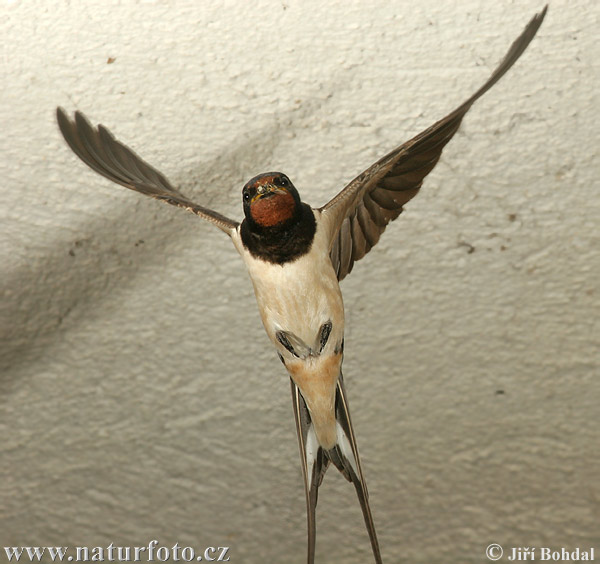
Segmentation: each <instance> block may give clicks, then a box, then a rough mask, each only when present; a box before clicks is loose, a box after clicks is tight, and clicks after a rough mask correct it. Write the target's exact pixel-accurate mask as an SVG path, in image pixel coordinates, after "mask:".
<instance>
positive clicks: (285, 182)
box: [279, 176, 290, 186]
mask: <svg viewBox="0 0 600 564" xmlns="http://www.w3.org/2000/svg"><path fill="white" fill-rule="evenodd" d="M279 185H280V186H289V185H290V181H289V180H288V179H287V178H286V177H285V176H280V177H279Z"/></svg>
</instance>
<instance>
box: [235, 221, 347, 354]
mask: <svg viewBox="0 0 600 564" xmlns="http://www.w3.org/2000/svg"><path fill="white" fill-rule="evenodd" d="M317 225H318V224H317ZM236 247H238V250H239V251H240V254H241V255H242V257H243V259H244V262H245V263H246V267H247V268H248V273H249V274H250V278H251V280H252V284H253V285H254V293H255V295H256V301H257V304H258V309H259V312H260V316H261V319H262V322H263V325H264V326H265V329H266V331H267V334H268V336H269V338H270V339H271V341H272V342H273V343H274V344H275V346H276V347H277V349H278V350H279V351H280V352H284V351H285V349H284V351H282V350H281V349H282V346H281V343H279V341H278V340H277V337H276V333H277V331H287V332H289V333H292V334H294V335H295V336H297V337H299V338H300V339H302V341H304V342H305V343H306V344H308V345H312V344H313V343H314V342H315V340H316V339H317V338H318V335H319V331H320V329H321V327H322V326H323V324H325V323H327V322H331V325H332V327H331V334H330V336H329V339H328V342H327V347H326V349H327V350H329V349H331V350H333V349H334V348H335V347H336V346H338V347H339V345H340V344H341V341H342V339H343V336H344V304H343V301H342V294H341V291H340V287H339V283H338V280H337V277H336V275H335V272H334V270H333V267H332V265H331V261H330V259H329V252H328V244H327V241H326V240H325V236H324V234H323V232H322V230H321V229H319V226H317V232H316V233H315V239H314V241H313V245H312V248H311V250H310V252H309V253H307V254H306V255H304V256H302V257H300V258H298V259H296V260H295V261H292V262H289V263H285V264H284V265H279V264H273V263H269V262H266V261H264V260H260V259H255V258H254V257H252V256H251V255H250V253H248V251H247V250H246V249H245V248H243V246H241V241H240V243H239V245H238V244H237V243H236ZM323 352H325V350H324V351H323Z"/></svg>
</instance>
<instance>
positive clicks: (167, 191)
mask: <svg viewBox="0 0 600 564" xmlns="http://www.w3.org/2000/svg"><path fill="white" fill-rule="evenodd" d="M56 119H57V121H58V126H59V128H60V131H61V133H62V135H63V137H64V138H65V141H66V142H67V143H68V145H69V147H71V149H72V150H73V152H74V153H75V154H76V155H77V156H78V157H79V158H80V159H81V160H82V161H83V162H84V163H85V164H87V165H88V166H89V167H90V168H91V169H92V170H94V171H96V172H97V173H98V174H101V175H102V176H104V177H105V178H108V179H109V180H112V181H113V182H116V183H117V184H121V185H122V186H125V187H126V188H129V189H130V190H135V191H136V192H141V193H142V194H145V195H147V196H150V197H152V198H156V199H157V200H162V201H163V202H167V203H169V204H172V205H174V206H178V207H180V208H185V209H187V210H189V211H191V212H193V213H195V214H196V215H198V216H200V217H201V218H202V219H205V220H207V221H209V222H211V223H212V224H213V225H216V226H217V227H218V228H219V229H221V231H224V232H225V233H227V234H228V235H231V233H232V232H233V230H234V229H236V228H237V226H238V222H236V221H233V220H231V219H229V218H227V217H225V216H224V215H221V214H220V213H217V212H215V211H213V210H211V209H209V208H206V207H204V206H201V205H199V204H196V203H194V202H192V201H191V200H189V199H188V198H187V197H186V196H184V195H183V194H182V193H181V192H180V191H179V190H177V189H176V188H174V187H173V186H172V184H171V183H170V182H169V181H168V180H167V178H166V177H165V176H164V175H163V174H162V173H160V172H159V171H158V170H156V169H155V168H154V167H153V166H151V165H149V164H148V163H147V162H145V161H144V160H143V159H142V158H140V157H139V156H138V155H136V153H134V152H133V151H132V150H131V149H130V148H129V147H127V146H126V145H124V144H123V143H121V142H120V141H118V140H117V139H115V137H114V136H113V135H112V133H110V131H109V130H108V129H106V127H104V126H103V125H99V126H98V127H97V128H94V127H92V125H91V124H90V122H89V121H88V120H87V119H86V117H85V116H84V115H83V114H82V113H81V112H75V119H74V120H72V119H70V118H69V116H67V114H66V112H65V111H64V110H63V109H62V108H57V109H56Z"/></svg>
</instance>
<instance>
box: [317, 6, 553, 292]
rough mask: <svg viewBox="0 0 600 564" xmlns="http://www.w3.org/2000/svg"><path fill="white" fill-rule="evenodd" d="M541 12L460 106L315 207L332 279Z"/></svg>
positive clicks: (533, 28) (412, 183)
mask: <svg viewBox="0 0 600 564" xmlns="http://www.w3.org/2000/svg"><path fill="white" fill-rule="evenodd" d="M547 9H548V6H546V7H545V8H544V9H543V10H542V11H541V12H540V13H538V14H536V15H535V16H534V17H533V18H532V19H531V21H530V22H529V24H528V25H527V27H526V28H525V30H524V31H523V33H522V34H521V35H520V36H519V37H518V38H517V40H516V41H515V42H514V43H513V44H512V45H511V47H510V49H509V50H508V53H507V54H506V56H505V57H504V59H503V60H502V62H501V63H500V64H499V65H498V67H497V68H496V70H495V71H494V72H493V73H492V75H491V76H490V77H489V79H488V80H487V82H486V83H485V84H484V85H483V86H482V87H481V88H480V89H479V90H477V92H475V94H473V95H472V96H471V97H470V98H469V99H468V100H467V101H466V102H464V103H463V104H461V105H460V106H459V107H458V108H456V109H455V110H454V111H453V112H452V113H450V114H448V115H447V116H446V117H445V118H443V119H441V120H440V121H438V122H437V123H435V124H434V125H432V126H431V127H429V128H428V129H426V130H425V131H423V132H422V133H420V134H419V135H417V136H416V137H415V138H413V139H411V140H410V141H407V142H406V143H404V144H403V145H400V147H397V148H396V149H394V150H393V151H392V152H390V153H388V154H387V155H385V156H384V157H383V158H382V159H380V160H379V161H377V162H376V163H375V164H373V165H372V166H371V167H369V168H368V169H367V170H365V171H364V172H363V173H362V174H360V175H359V176H357V177H356V178H355V179H354V180H353V181H352V182H350V184H348V186H346V187H345V188H344V189H343V190H342V191H341V192H340V193H339V194H338V195H337V196H336V197H335V198H333V199H332V200H331V201H330V202H328V203H327V204H326V205H325V206H323V207H322V208H321V212H322V213H323V219H324V220H326V222H327V226H328V227H329V231H330V234H331V235H330V236H331V253H330V256H331V262H332V263H333V267H334V269H335V270H336V272H337V276H338V280H342V278H344V277H345V276H346V275H347V274H348V273H349V272H350V271H351V270H352V267H353V265H354V262H355V261H357V260H359V259H361V258H362V257H364V256H365V255H366V254H367V253H368V252H369V251H370V250H371V248H372V247H373V246H374V245H375V244H376V243H377V241H378V240H379V237H380V236H381V234H382V233H383V232H384V231H385V228H386V226H387V224H388V223H389V222H390V221H392V220H394V219H396V218H397V217H398V216H399V215H400V213H401V212H402V206H404V204H406V202H408V201H409V200H410V199H411V198H413V197H414V196H415V195H416V194H417V192H418V191H419V189H420V188H421V184H422V183H423V179H424V178H425V177H426V176H427V175H428V174H429V173H430V172H431V170H432V169H433V167H434V166H435V165H436V163H437V162H438V160H439V158H440V155H441V154H442V149H443V148H444V147H445V146H446V143H448V141H450V139H452V137H453V135H454V134H455V133H456V131H457V129H458V127H459V126H460V123H461V121H462V118H463V117H464V115H465V114H466V113H467V112H468V111H469V108H470V107H471V106H472V105H473V103H474V102H475V101H476V100H477V99H478V98H479V97H480V96H482V95H483V94H484V93H485V92H487V91H488V90H489V89H490V88H491V87H492V86H493V85H494V84H496V82H498V80H499V79H500V78H501V77H502V76H503V75H504V73H505V72H506V71H507V70H508V69H509V68H510V67H512V66H513V65H514V64H515V62H516V61H517V59H518V58H519V57H520V56H521V55H522V54H523V52H524V51H525V49H526V48H527V46H528V45H529V43H530V42H531V40H532V39H533V37H534V36H535V34H536V32H537V30H538V29H539V27H540V25H541V24H542V21H543V20H544V16H545V15H546V10H547Z"/></svg>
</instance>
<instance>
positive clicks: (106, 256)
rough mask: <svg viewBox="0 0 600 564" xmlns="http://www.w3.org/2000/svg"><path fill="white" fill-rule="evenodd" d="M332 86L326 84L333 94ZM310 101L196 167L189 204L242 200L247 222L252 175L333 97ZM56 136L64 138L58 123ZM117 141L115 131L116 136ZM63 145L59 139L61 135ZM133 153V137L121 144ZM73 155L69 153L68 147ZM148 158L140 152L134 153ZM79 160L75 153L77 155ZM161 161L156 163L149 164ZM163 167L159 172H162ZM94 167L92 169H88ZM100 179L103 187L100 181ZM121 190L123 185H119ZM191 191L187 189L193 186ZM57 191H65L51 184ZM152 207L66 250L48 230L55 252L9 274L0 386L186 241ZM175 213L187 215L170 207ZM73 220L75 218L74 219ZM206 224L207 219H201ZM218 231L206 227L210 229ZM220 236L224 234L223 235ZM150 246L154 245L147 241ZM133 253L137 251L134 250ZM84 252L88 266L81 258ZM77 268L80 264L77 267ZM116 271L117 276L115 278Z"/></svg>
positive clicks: (120, 215)
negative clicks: (206, 190) (209, 190)
mask: <svg viewBox="0 0 600 564" xmlns="http://www.w3.org/2000/svg"><path fill="white" fill-rule="evenodd" d="M332 88H334V85H331V84H330V85H328V87H327V90H329V91H331V89H332ZM322 90H323V87H321V88H320V89H319V95H315V96H313V97H308V99H307V101H306V102H305V103H304V104H303V105H301V106H300V107H298V106H295V107H294V108H293V109H289V110H286V111H285V112H281V113H280V114H279V115H277V116H274V117H273V122H272V124H271V125H269V126H268V127H264V128H262V129H260V130H259V131H253V132H252V135H251V136H249V137H248V136H246V135H240V137H242V138H243V140H240V141H239V142H238V143H237V144H236V146H234V147H232V148H231V149H230V150H229V151H227V152H226V153H224V154H223V155H220V156H219V157H218V158H216V159H214V160H212V161H209V162H205V163H200V164H198V165H197V166H196V167H194V171H193V173H192V174H191V175H190V177H186V178H177V177H176V178H173V179H172V182H173V184H174V185H175V186H177V187H180V188H181V190H182V192H183V193H184V194H187V195H188V196H189V197H190V199H192V200H195V201H198V202H199V203H202V204H203V205H208V206H209V207H214V208H215V209H216V210H217V211H223V210H226V209H227V208H228V206H229V205H230V204H231V201H230V200H229V199H230V198H234V199H235V201H236V202H237V201H238V200H239V214H235V215H234V214H232V215H233V219H239V220H241V219H242V216H241V213H242V211H241V210H242V207H241V195H240V194H241V188H242V185H243V183H244V182H245V181H246V180H247V178H249V177H250V176H252V175H254V174H257V172H258V171H257V169H256V167H257V165H258V164H259V163H263V162H268V161H269V160H270V157H271V155H272V154H273V152H274V150H275V148H276V147H277V146H278V144H279V143H280V141H281V138H282V131H283V128H284V127H285V129H286V130H289V129H290V128H291V129H293V128H294V125H295V124H298V122H300V121H301V120H302V119H304V118H306V117H307V116H309V115H311V114H313V113H315V112H317V111H318V110H319V109H320V108H321V107H322V106H323V105H325V104H327V103H328V102H329V100H330V98H328V97H325V96H323V95H322ZM56 134H57V136H59V137H60V133H59V131H58V126H57V127H56ZM116 137H117V138H119V136H118V132H117V135H116ZM61 140H62V138H61ZM121 141H123V142H124V143H125V144H128V145H130V146H132V147H133V148H134V150H136V144H135V139H121ZM65 148H66V144H65ZM67 150H68V149H67ZM136 152H138V153H140V155H141V156H142V158H143V156H144V155H143V150H141V151H136ZM73 156H74V155H73ZM70 164H71V166H76V167H79V168H80V169H81V170H84V169H87V167H86V166H85V165H84V164H83V163H82V162H81V161H79V159H77V158H76V157H75V156H74V158H73V161H72V163H70ZM150 164H155V165H156V164H157V163H150ZM158 168H160V167H158ZM87 170H89V169H87ZM97 182H106V181H105V180H104V179H101V178H100V177H97ZM207 185H208V186H210V185H218V186H223V187H227V186H236V187H239V190H237V189H235V190H233V191H232V190H222V191H219V192H218V193H215V194H203V193H198V192H197V191H196V193H194V190H193V189H191V187H196V186H207ZM114 186H115V189H116V190H126V188H123V187H120V186H117V185H114ZM188 187H189V188H188ZM54 189H57V190H60V187H56V186H55V187H54ZM152 204H153V205H148V206H147V207H137V208H136V211H135V214H133V212H132V210H133V209H134V206H137V202H136V200H133V199H132V200H131V203H130V204H127V205H126V207H125V209H123V208H124V207H123V205H122V204H121V203H120V204H119V208H118V209H114V210H113V212H111V213H109V214H103V215H102V216H101V217H99V216H97V217H96V218H94V219H93V220H91V221H89V222H87V223H86V224H85V225H84V227H83V229H82V224H81V223H80V222H79V221H77V222H74V223H73V224H72V226H71V231H72V232H79V236H78V237H77V238H76V241H75V242H74V243H71V244H69V245H65V239H64V231H65V230H69V226H64V225H62V226H60V228H59V229H60V231H59V230H58V229H57V230H55V232H54V233H47V238H48V239H50V240H51V242H50V244H48V245H47V246H48V247H49V248H51V249H52V250H51V251H50V252H48V253H47V254H46V255H45V256H44V257H43V258H42V259H41V260H38V261H36V262H35V264H33V265H31V264H24V265H23V266H22V267H20V268H19V269H16V270H15V271H13V272H11V273H7V274H6V276H4V277H3V286H4V287H3V288H2V291H3V295H5V296H10V298H9V300H7V302H5V304H4V307H5V314H4V317H5V319H6V320H7V323H6V326H5V327H3V328H2V333H3V334H2V335H1V336H0V340H1V341H2V342H3V343H4V345H3V348H2V351H0V388H1V389H2V391H3V392H4V393H6V392H8V388H9V387H10V386H11V385H13V384H15V383H16V382H17V381H18V380H19V378H20V376H19V373H20V372H21V371H20V368H23V367H25V366H27V365H29V364H31V363H34V362H37V361H39V360H40V359H41V358H43V357H44V355H45V354H47V349H49V348H51V347H52V346H53V345H54V344H55V343H56V342H57V341H58V340H59V339H60V336H61V335H62V333H63V332H64V331H65V328H64V326H63V321H64V320H65V319H66V318H67V316H69V315H70V314H71V312H73V311H74V310H76V309H77V310H79V311H78V315H77V318H79V319H81V318H82V317H83V316H84V315H85V316H88V318H89V316H91V315H94V312H95V311H99V310H100V306H101V304H102V303H103V300H105V299H107V298H108V299H110V298H109V296H110V295H111V293H112V292H113V290H114V289H115V288H116V287H117V284H118V285H122V282H123V280H124V279H126V280H128V281H130V283H131V281H132V280H134V279H135V276H136V274H137V273H138V272H139V270H140V265H142V264H152V263H155V262H156V261H158V260H163V258H162V257H163V256H164V253H162V252H157V247H158V246H159V245H160V247H161V248H163V249H164V248H165V247H167V248H168V247H169V246H171V245H173V244H174V243H175V242H176V241H178V240H180V239H181V238H182V237H185V235H186V231H185V230H182V229H181V224H179V223H177V222H172V221H168V219H169V216H168V215H167V214H166V213H165V215H164V217H165V219H166V220H167V221H164V222H162V223H158V222H157V220H156V213H157V208H155V207H154V205H156V206H157V207H158V208H160V209H159V210H158V211H162V212H164V209H163V208H164V207H165V206H164V205H163V204H161V203H159V202H152ZM172 213H183V211H182V210H177V209H175V208H172ZM75 217H76V216H73V218H75ZM132 222H135V223H136V224H137V225H138V226H139V228H136V237H135V241H132V240H131V239H130V238H129V240H128V237H126V236H125V235H126V233H127V232H129V231H130V227H131V224H132ZM202 223H203V224H204V222H202ZM208 231H211V232H214V233H217V231H216V230H213V229H212V228H211V227H209V226H208V225H206V232H208ZM218 236H219V237H220V236H221V235H218ZM144 242H148V243H150V244H145V243H144ZM209 243H210V238H208V237H207V238H206V239H203V237H198V238H196V237H195V238H194V245H198V246H200V248H201V247H202V245H206V244H209ZM133 249H135V252H132V250H133ZM84 253H86V254H85V262H84V263H82V261H81V260H79V261H78V255H79V257H83V256H84ZM78 263H79V264H78ZM115 273H118V276H114V274H115ZM69 321H70V323H69V329H72V327H73V324H75V325H76V324H77V320H76V318H75V319H74V320H73V318H72V319H71V320H69Z"/></svg>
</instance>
